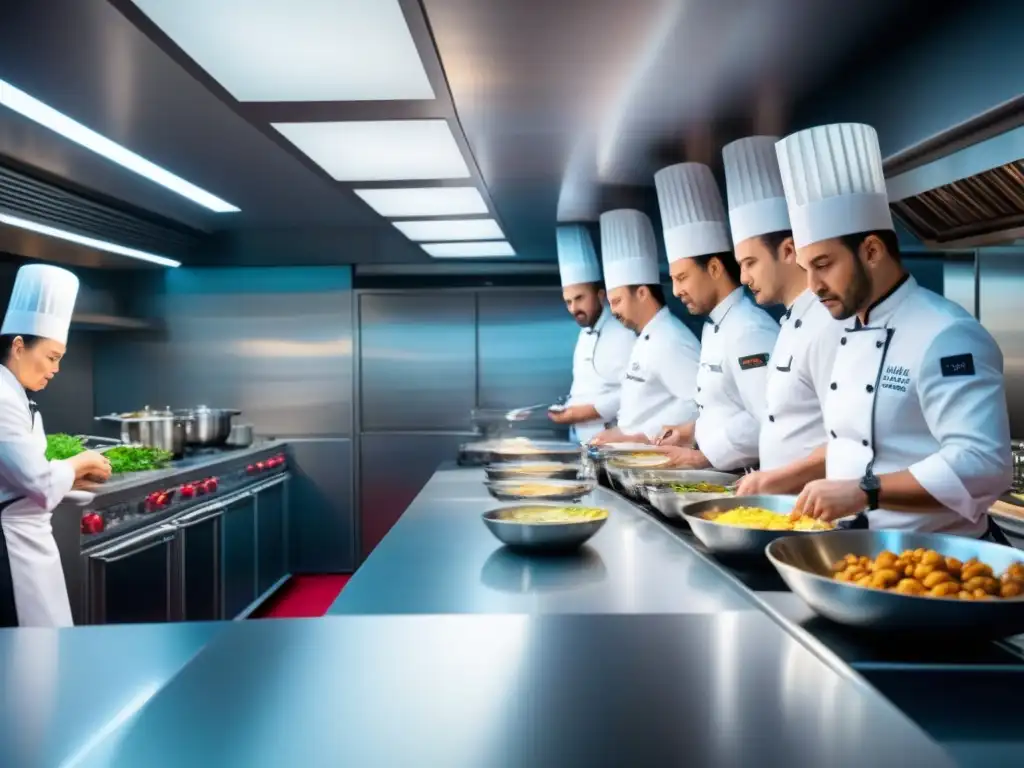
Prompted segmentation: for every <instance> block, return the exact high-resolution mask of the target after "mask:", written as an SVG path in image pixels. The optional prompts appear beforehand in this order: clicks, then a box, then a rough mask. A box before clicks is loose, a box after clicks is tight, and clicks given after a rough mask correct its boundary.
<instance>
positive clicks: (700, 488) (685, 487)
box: [668, 482, 736, 496]
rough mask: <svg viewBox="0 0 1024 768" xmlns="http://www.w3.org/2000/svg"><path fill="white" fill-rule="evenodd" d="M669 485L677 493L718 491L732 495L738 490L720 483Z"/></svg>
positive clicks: (725, 494) (718, 492)
mask: <svg viewBox="0 0 1024 768" xmlns="http://www.w3.org/2000/svg"><path fill="white" fill-rule="evenodd" d="M668 487H669V488H670V489H671V490H672V491H673V492H675V493H717V494H722V495H723V496H731V495H732V494H734V493H735V492H736V490H735V489H734V488H729V487H727V486H724V485H719V484H718V483H703V482H700V483H669V486H668Z"/></svg>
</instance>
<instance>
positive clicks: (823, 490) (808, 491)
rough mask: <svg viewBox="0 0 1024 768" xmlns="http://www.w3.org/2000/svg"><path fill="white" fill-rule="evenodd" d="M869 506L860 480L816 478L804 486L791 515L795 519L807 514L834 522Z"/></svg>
mask: <svg viewBox="0 0 1024 768" xmlns="http://www.w3.org/2000/svg"><path fill="white" fill-rule="evenodd" d="M867 506H868V497H867V494H865V493H864V491H862V490H861V489H860V482H859V481H858V480H815V481H814V482H811V483H808V484H807V485H806V486H804V490H803V491H802V492H801V494H800V495H799V496H798V497H797V499H796V506H794V507H793V513H792V514H791V515H790V517H792V518H793V519H794V520H795V519H797V518H798V517H800V515H807V517H815V518H817V519H818V520H823V521H825V522H832V521H834V520H839V519H840V518H843V517H850V516H851V515H856V514H859V513H860V512H863V511H864V510H865V509H866V508H867Z"/></svg>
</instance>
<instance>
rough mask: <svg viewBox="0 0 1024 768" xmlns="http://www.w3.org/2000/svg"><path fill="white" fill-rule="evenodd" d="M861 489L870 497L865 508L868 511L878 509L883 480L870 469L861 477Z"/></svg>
mask: <svg viewBox="0 0 1024 768" xmlns="http://www.w3.org/2000/svg"><path fill="white" fill-rule="evenodd" d="M860 489H861V490H862V491H864V495H865V496H867V497H868V505H867V507H865V509H867V510H868V511H871V510H873V509H878V492H879V491H881V490H882V482H881V480H879V479H878V476H877V475H875V474H873V473H872V472H870V471H869V472H868V473H867V474H866V475H864V477H862V478H861V479H860Z"/></svg>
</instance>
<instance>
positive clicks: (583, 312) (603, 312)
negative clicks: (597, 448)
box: [548, 224, 636, 443]
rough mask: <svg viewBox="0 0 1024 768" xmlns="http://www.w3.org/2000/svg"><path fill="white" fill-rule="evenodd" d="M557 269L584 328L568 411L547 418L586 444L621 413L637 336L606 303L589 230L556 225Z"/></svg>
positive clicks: (557, 411)
mask: <svg viewBox="0 0 1024 768" xmlns="http://www.w3.org/2000/svg"><path fill="white" fill-rule="evenodd" d="M556 237H557V241H558V271H559V273H560V274H561V278H562V298H563V300H564V301H565V306H566V309H568V310H569V314H571V315H572V316H573V318H574V319H575V320H576V322H577V323H578V324H579V326H580V335H579V338H578V339H577V340H576V351H575V352H574V353H573V357H572V389H570V390H569V400H568V402H567V404H566V407H565V408H564V409H553V410H552V411H550V412H549V414H548V415H549V417H550V418H551V420H552V421H554V422H555V423H557V424H571V425H572V428H571V432H570V436H571V437H572V438H573V439H574V440H577V441H579V442H581V443H587V442H589V441H590V440H591V438H593V437H595V436H596V435H597V434H598V433H599V432H601V431H603V430H604V429H605V428H606V427H607V426H608V424H610V423H611V422H613V421H614V420H615V416H616V415H617V414H618V412H619V392H620V390H621V388H622V378H623V376H624V375H625V373H626V365H627V364H628V363H629V356H630V354H631V353H632V351H633V344H634V343H635V342H636V336H635V335H634V334H633V333H632V332H631V331H629V330H627V329H626V328H625V327H624V326H623V325H622V323H620V322H619V321H618V320H616V319H615V318H614V317H612V313H611V310H610V309H608V308H607V307H606V306H605V291H604V286H603V285H602V284H601V265H600V264H599V263H598V261H597V252H596V251H595V250H594V243H593V241H592V240H591V239H590V233H589V232H588V231H587V228H586V227H584V226H582V225H579V224H574V225H570V226H563V227H558V229H557V230H556Z"/></svg>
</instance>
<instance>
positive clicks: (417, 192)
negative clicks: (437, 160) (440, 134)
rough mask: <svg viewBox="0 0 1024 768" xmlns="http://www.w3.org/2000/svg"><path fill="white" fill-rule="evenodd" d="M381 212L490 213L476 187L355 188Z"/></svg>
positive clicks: (391, 213)
mask: <svg viewBox="0 0 1024 768" xmlns="http://www.w3.org/2000/svg"><path fill="white" fill-rule="evenodd" d="M353 191H354V192H355V193H356V194H357V195H359V197H361V198H362V199H363V202H365V203H366V204H367V205H368V206H370V207H371V208H373V210H375V211H376V212H377V213H378V214H380V215H381V216H387V217H389V218H398V217H400V216H466V215H469V214H472V213H487V203H485V202H484V198H483V196H482V195H481V194H480V191H479V190H478V189H477V188H476V187H402V188H392V189H356V190H353Z"/></svg>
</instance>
